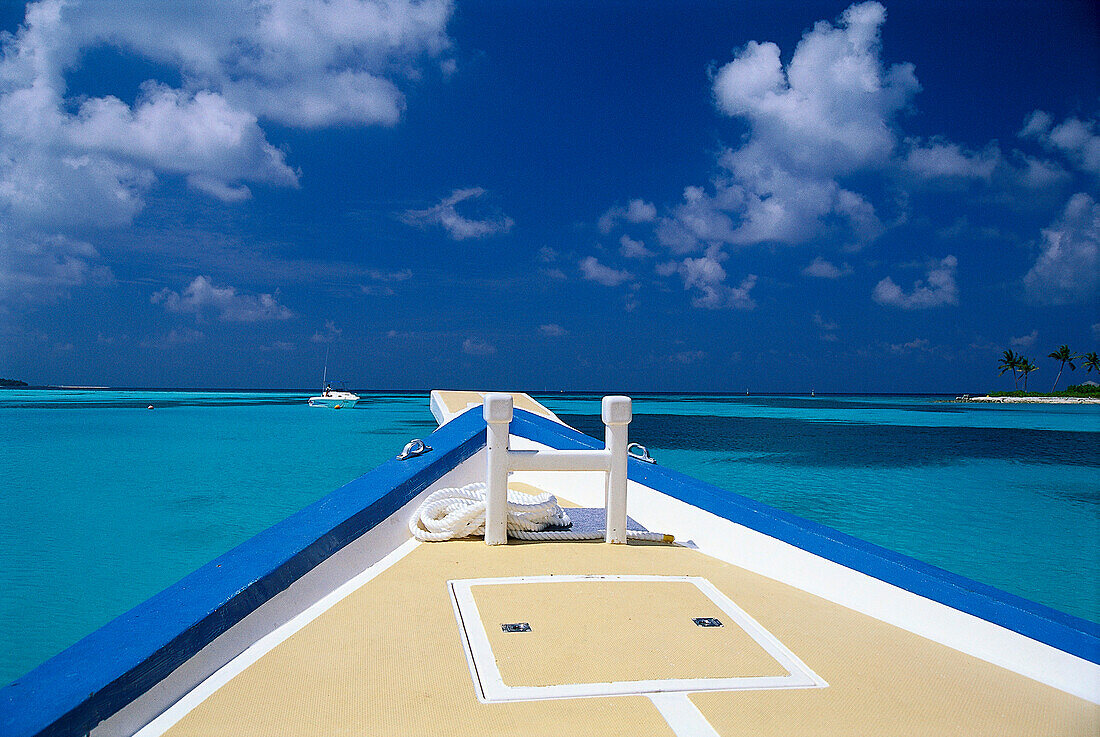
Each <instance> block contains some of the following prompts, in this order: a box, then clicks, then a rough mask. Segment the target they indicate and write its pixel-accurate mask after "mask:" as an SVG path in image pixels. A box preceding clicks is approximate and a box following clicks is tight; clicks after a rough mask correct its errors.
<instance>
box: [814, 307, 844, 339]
mask: <svg viewBox="0 0 1100 737" xmlns="http://www.w3.org/2000/svg"><path fill="white" fill-rule="evenodd" d="M813 321H814V325H816V326H817V327H818V328H819V329H820V330H821V332H820V333H819V334H818V337H819V338H821V339H822V340H825V341H829V342H836V341H838V340H839V338H837V337H836V333H835V331H836V329H837V327H838V326H837V324H836V323H835V322H832V321H831V320H826V319H825V318H824V317H822V316H821V313H820V312H815V313H814V314H813Z"/></svg>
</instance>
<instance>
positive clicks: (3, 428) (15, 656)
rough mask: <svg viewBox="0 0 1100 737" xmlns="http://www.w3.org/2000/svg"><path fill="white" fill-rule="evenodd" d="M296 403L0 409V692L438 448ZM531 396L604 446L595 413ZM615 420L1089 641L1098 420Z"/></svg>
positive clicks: (1096, 534) (1097, 556)
mask: <svg viewBox="0 0 1100 737" xmlns="http://www.w3.org/2000/svg"><path fill="white" fill-rule="evenodd" d="M307 396H308V394H306V393H301V394H299V393H284V394H280V393H241V392H154V391H75V390H74V391H64V390H51V391H29V390H28V391H23V390H0V438H2V439H3V440H2V443H0V684H2V683H6V682H8V681H10V680H12V679H13V678H15V677H17V676H19V675H21V674H22V673H23V672H25V671H27V670H29V669H31V668H32V667H34V666H35V665H37V664H38V663H39V662H41V661H42V660H44V659H46V658H48V657H50V656H51V655H53V654H55V653H57V652H59V651H60V650H62V649H64V648H65V647H67V646H68V645H70V644H72V643H73V642H75V641H76V640H78V639H80V638H81V637H83V636H84V635H86V634H88V633H89V632H91V631H92V630H94V629H96V628H97V627H99V626H101V625H103V624H104V623H106V622H107V621H109V620H110V619H112V618H114V617H115V616H117V615H119V614H121V613H122V612H124V611H126V610H127V609H129V608H130V607H132V606H134V605H135V604H138V603H139V602H141V601H143V600H144V599H146V598H148V597H149V596H151V595H152V594H154V593H156V592H157V591H159V590H161V589H163V588H165V587H166V586H168V585H170V584H172V583H173V582H175V581H176V580H178V579H179V578H181V577H182V576H184V575H186V574H187V573H189V572H190V571H192V570H194V569H195V568H197V567H198V566H200V565H202V564H203V563H205V562H207V561H209V560H210V559H212V558H214V557H216V556H218V555H219V554H221V553H223V552H225V551H227V550H229V549H230V548H232V547H233V546H235V545H237V544H239V543H241V542H243V541H244V540H246V539H248V538H249V537H251V536H252V535H254V534H256V533H257V532H259V531H260V530H262V529H264V528H266V527H268V526H269V525H271V524H273V523H275V522H277V521H279V520H281V519H283V518H284V517H286V516H287V515H289V514H291V513H292V512H294V511H296V510H298V509H301V508H302V507H303V506H305V505H307V504H309V503H310V502H312V501H315V500H316V499H319V498H320V497H321V496H323V495H324V494H325V493H327V492H328V491H331V490H332V489H335V488H336V487H338V486H341V485H343V484H344V483H346V482H348V481H350V480H351V479H353V478H355V477H357V476H359V475H360V474H362V473H364V472H366V471H368V470H370V469H371V468H373V467H374V466H376V465H378V464H379V463H381V462H382V461H384V460H386V459H387V458H389V457H391V456H393V455H395V454H396V453H398V452H399V451H400V450H401V447H402V446H403V445H404V444H405V442H407V441H408V440H409V439H411V438H413V437H423V436H425V435H427V434H428V433H430V432H431V431H432V430H433V429H434V428H435V422H434V420H433V419H432V416H431V412H430V411H429V410H428V398H427V395H426V394H390V393H387V394H363V395H362V396H363V400H362V401H361V402H360V403H359V406H358V407H356V408H355V409H354V410H345V411H340V412H333V411H330V410H329V411H326V410H320V409H312V408H309V407H307V406H306V405H305V399H306V397H307ZM536 396H537V398H539V399H540V400H542V401H543V402H544V403H545V404H546V405H547V406H549V407H550V408H551V409H553V410H554V411H555V412H557V413H558V414H559V415H561V416H562V418H563V419H564V420H565V421H566V422H568V423H569V424H571V425H573V426H574V427H577V428H578V429H581V430H583V431H585V432H587V433H589V434H595V435H597V436H601V437H602V429H601V426H600V424H599V399H598V397H574V396H568V395H552V396H540V395H536ZM634 398H635V404H634V412H635V419H634V422H633V424H632V425H631V439H632V440H635V441H638V442H641V443H643V444H644V445H646V446H648V448H649V450H650V452H651V454H652V455H653V456H654V457H656V458H657V460H658V462H659V463H661V464H662V465H664V466H668V467H670V468H673V469H676V470H678V471H681V472H684V473H687V474H690V475H692V476H695V477H697V478H700V479H703V480H705V481H708V482H710V483H712V484H715V485H717V486H720V487H722V488H725V489H729V490H730V491H733V492H737V493H739V494H744V495H746V496H749V497H752V498H753V499H757V500H760V501H762V502H765V503H768V504H771V505H774V506H776V507H780V508H782V509H785V510H787V511H789V512H793V513H795V514H798V515H801V516H803V517H807V518H809V519H812V520H815V521H817V522H821V523H823V524H826V525H830V526H832V527H835V528H837V529H839V530H842V531H844V532H847V533H850V534H852V535H856V536H858V537H861V538H863V539H865V540H869V541H871V542H874V543H877V544H879V545H882V546H885V547H888V548H891V549H893V550H897V551H899V552H902V553H906V554H908V555H911V556H914V557H916V558H919V559H921V560H923V561H926V562H928V563H932V564H934V565H938V566H941V567H943V568H946V569H948V570H951V571H954V572H956V573H960V574H962V575H964V576H968V577H971V578H975V579H977V580H979V581H983V582H985V583H989V584H992V585H994V586H997V587H999V588H1002V589H1004V590H1006V591H1010V592H1012V593H1015V594H1019V595H1021V596H1024V597H1027V598H1029V599H1032V600H1034V601H1038V602H1041V603H1043V604H1047V605H1049V606H1053V607H1055V608H1057V609H1061V610H1063V611H1065V612H1069V613H1071V614H1075V615H1077V616H1080V617H1085V618H1087V619H1091V620H1093V621H1100V546H1098V545H1097V540H1100V473H1098V470H1100V442H1098V441H1100V407H1097V406H1095V405H1093V406H1051V405H1017V406H987V405H958V404H943V403H937V402H936V401H935V399H934V398H931V397H923V398H917V397H817V398H814V399H811V398H808V397H745V396H713V395H709V396H699V395H634ZM148 404H153V405H155V406H156V408H157V409H156V410H155V411H148V410H146V409H145V407H146V406H147V405H148Z"/></svg>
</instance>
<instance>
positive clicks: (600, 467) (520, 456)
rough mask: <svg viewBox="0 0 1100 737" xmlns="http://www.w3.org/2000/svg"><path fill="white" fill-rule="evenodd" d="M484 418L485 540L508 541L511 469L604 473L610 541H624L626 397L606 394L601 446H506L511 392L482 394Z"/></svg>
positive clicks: (629, 414)
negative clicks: (521, 447) (586, 447)
mask: <svg viewBox="0 0 1100 737" xmlns="http://www.w3.org/2000/svg"><path fill="white" fill-rule="evenodd" d="M482 413H483V415H484V417H485V434H486V437H485V446H486V453H485V455H486V462H485V466H486V468H485V483H486V486H487V487H488V488H487V489H486V493H485V543H486V544H487V545H503V544H505V543H507V542H508V472H509V471H604V472H605V473H607V483H606V486H605V487H604V509H605V515H606V519H607V525H606V526H607V532H606V533H605V535H604V539H605V540H606V541H607V542H609V543H625V542H626V467H627V452H626V448H627V445H628V444H629V442H628V439H627V426H628V425H629V424H630V420H631V418H632V412H631V407H630V397H604V398H603V407H602V412H601V415H602V417H603V422H604V425H605V431H604V449H603V450H510V449H509V447H508V424H509V423H510V422H511V421H512V395H511V394H486V395H485V402H484V404H483V405H482Z"/></svg>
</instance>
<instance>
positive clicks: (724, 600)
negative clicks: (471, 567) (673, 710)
mask: <svg viewBox="0 0 1100 737" xmlns="http://www.w3.org/2000/svg"><path fill="white" fill-rule="evenodd" d="M579 581H626V582H638V583H653V582H667V581H682V582H686V583H690V584H693V585H694V586H695V587H696V588H698V589H699V590H700V591H701V592H702V593H703V595H704V596H706V597H707V598H709V599H710V600H711V601H712V602H714V604H715V606H717V607H718V608H719V609H721V610H722V611H723V612H725V613H726V614H727V615H729V617H730V619H731V620H732V621H733V622H735V623H736V624H737V625H738V626H739V627H740V628H741V629H742V630H743V631H744V632H745V633H746V634H748V635H749V636H750V637H751V638H752V639H753V640H754V641H755V642H756V643H757V644H758V645H760V647H762V648H764V650H765V651H766V652H767V653H768V654H769V655H770V656H771V657H772V658H773V659H775V661H776V662H777V663H779V665H781V666H782V667H783V669H784V670H786V671H787V674H788V675H786V676H749V677H737V678H679V679H666V680H640V681H616V682H611V683H561V684H556V685H553V686H509V685H507V684H505V683H504V679H503V677H502V676H501V673H500V669H499V668H498V667H497V663H496V658H495V657H494V656H493V648H492V645H491V644H490V642H489V635H488V632H487V631H486V630H485V623H484V621H483V620H482V618H481V614H480V612H478V609H477V604H476V603H475V602H474V596H473V592H472V590H471V589H472V588H473V587H474V586H493V585H505V584H528V583H573V582H579ZM447 585H448V589H449V590H450V592H451V603H452V604H453V605H454V610H455V618H456V619H457V621H458V631H459V634H460V636H461V638H462V646H463V649H464V650H465V652H466V660H467V662H468V663H469V666H470V676H471V678H472V679H473V682H474V690H475V691H476V693H477V698H478V700H479V701H481V702H482V703H493V702H500V701H534V700H540V699H571V698H583V697H597V696H626V695H637V694H641V695H649V694H662V693H693V692H697V691H745V690H754V689H786V688H825V687H826V686H828V685H829V684H828V683H826V682H825V680H824V679H823V678H821V677H820V676H818V675H817V674H816V673H814V672H813V670H811V669H810V668H809V666H807V665H806V664H805V663H803V662H802V661H801V660H799V658H798V656H796V655H795V654H794V653H792V652H791V651H790V650H789V649H788V648H787V647H786V646H785V645H784V644H783V643H782V642H780V641H779V640H778V639H777V638H776V637H775V636H774V635H773V634H772V633H770V632H768V631H767V630H766V629H764V627H763V626H762V625H761V624H760V623H759V622H757V621H756V620H755V619H753V618H752V617H751V616H749V614H748V613H747V612H746V611H745V610H744V609H742V608H741V607H739V606H737V604H735V603H734V602H733V601H732V600H731V599H730V598H729V597H727V596H726V595H725V594H723V593H722V592H721V591H719V590H718V589H717V588H716V587H715V586H714V584H712V583H711V582H710V581H708V580H706V579H705V578H700V577H697V576H611V575H607V576H596V575H590V576H518V577H506V578H468V579H460V580H452V581H448V582H447Z"/></svg>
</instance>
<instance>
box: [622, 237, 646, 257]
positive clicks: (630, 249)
mask: <svg viewBox="0 0 1100 737" xmlns="http://www.w3.org/2000/svg"><path fill="white" fill-rule="evenodd" d="M619 255H621V256H622V257H623V258H649V257H651V256H652V255H653V251H650V250H649V249H648V248H646V247H645V243H644V242H643V241H636V240H634V239H633V238H631V237H630V236H628V235H623V237H622V238H620V239H619Z"/></svg>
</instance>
